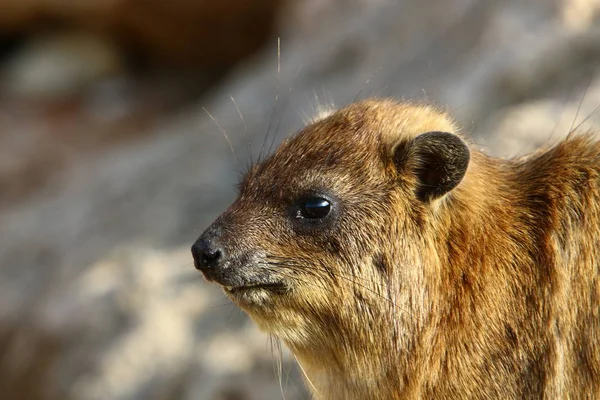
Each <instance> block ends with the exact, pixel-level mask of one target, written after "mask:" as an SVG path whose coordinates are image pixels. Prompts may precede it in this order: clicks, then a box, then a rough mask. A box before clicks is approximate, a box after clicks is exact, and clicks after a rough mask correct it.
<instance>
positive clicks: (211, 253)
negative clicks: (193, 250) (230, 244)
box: [204, 249, 222, 263]
mask: <svg viewBox="0 0 600 400" xmlns="http://www.w3.org/2000/svg"><path fill="white" fill-rule="evenodd" d="M221 255H222V253H221V250H219V249H208V250H206V251H205V252H204V259H205V260H206V261H207V262H208V263H211V262H215V261H219V259H220V258H221Z"/></svg>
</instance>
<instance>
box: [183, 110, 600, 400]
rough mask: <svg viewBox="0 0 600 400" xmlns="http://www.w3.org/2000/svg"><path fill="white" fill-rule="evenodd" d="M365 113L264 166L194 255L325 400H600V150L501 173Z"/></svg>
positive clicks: (325, 125) (317, 128)
mask: <svg viewBox="0 0 600 400" xmlns="http://www.w3.org/2000/svg"><path fill="white" fill-rule="evenodd" d="M457 132H458V130H457V127H456V126H455V124H454V123H453V122H452V120H451V119H449V118H448V117H447V116H446V115H445V114H444V113H442V112H439V111H438V110H436V109H434V108H432V107H429V106H414V105H410V104H403V103H396V102H393V101H389V100H371V101H365V102H362V103H357V104H353V105H350V106H348V107H346V108H344V109H342V110H339V111H337V112H335V113H333V114H331V115H330V116H328V117H326V118H324V119H322V120H319V121H316V122H314V123H313V124H311V125H309V126H307V127H306V128H304V129H303V130H302V131H301V132H299V133H298V134H297V135H295V136H294V137H292V138H290V139H288V140H287V141H285V142H284V143H283V144H282V145H281V146H280V147H279V148H278V149H277V150H276V151H275V152H274V153H273V154H272V155H270V156H269V157H268V158H266V159H265V160H263V161H262V162H260V163H258V164H257V165H254V166H253V167H252V168H251V170H250V171H249V172H248V173H247V174H246V176H245V177H244V179H243V181H242V182H241V184H240V193H239V196H238V198H237V200H236V201H235V202H234V203H233V205H231V207H230V208H229V209H228V210H227V211H225V212H224V213H223V214H222V215H221V216H220V217H219V218H218V219H217V220H216V221H215V222H214V223H213V224H212V225H211V226H210V227H209V228H208V229H207V230H206V231H205V232H204V233H203V234H202V236H201V237H200V238H199V239H198V241H196V243H195V244H194V246H193V247H192V251H193V254H194V259H195V264H196V267H197V268H198V269H200V270H202V272H203V274H204V275H205V277H206V278H207V279H208V280H210V281H215V282H216V283H218V284H219V285H221V286H222V287H223V289H224V291H225V293H226V294H227V295H228V296H229V297H230V298H231V299H232V300H233V301H234V302H236V303H237V304H238V305H239V306H240V307H241V308H243V309H244V310H245V311H246V312H248V314H249V315H250V316H251V317H252V318H253V319H254V320H255V321H256V323H257V324H258V325H259V326H260V327H261V328H262V329H263V330H265V331H267V332H270V333H271V334H273V335H275V336H276V337H278V338H280V339H281V340H283V341H284V342H285V343H286V344H287V345H288V346H289V347H290V349H291V350H292V352H293V353H294V354H295V356H296V358H297V359H298V361H299V362H300V364H301V365H302V367H303V370H304V371H305V372H306V380H307V384H308V386H309V387H310V388H311V390H312V391H313V393H314V395H315V398H325V399H407V398H428V399H429V398H431V399H436V398H437V399H451V398H452V399H463V398H481V399H483V398H486V399H490V398H498V399H539V398H547V399H558V398H573V399H592V398H600V280H599V268H600V267H599V265H600V144H599V143H598V142H597V141H596V140H595V139H594V138H593V136H592V135H577V134H574V135H571V136H570V137H569V138H568V139H566V140H564V141H562V142H561V143H559V144H558V145H556V146H554V147H552V148H550V149H548V150H545V151H540V152H537V153H535V154H533V155H530V156H528V157H526V158H523V159H518V160H499V159H494V158H491V157H489V156H487V155H485V154H483V153H481V152H480V151H479V150H477V149H476V147H474V146H472V145H471V144H469V143H468V142H467V141H466V140H465V139H464V138H462V137H461V136H460V134H458V133H457Z"/></svg>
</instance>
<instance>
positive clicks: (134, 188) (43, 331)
mask: <svg viewBox="0 0 600 400" xmlns="http://www.w3.org/2000/svg"><path fill="white" fill-rule="evenodd" d="M327 3H328V4H329V5H327V7H331V10H332V11H330V12H323V13H320V12H316V14H314V15H318V16H319V23H318V24H315V25H313V24H311V18H308V17H298V18H297V19H294V18H293V17H292V16H288V17H290V18H292V19H291V21H295V22H293V23H292V22H290V25H289V28H288V29H284V30H283V31H282V32H281V42H280V44H281V46H280V50H281V52H280V61H279V63H278V60H277V40H276V39H275V38H273V39H271V40H270V41H269V42H268V43H270V45H269V46H267V48H266V50H265V51H264V53H263V54H262V55H261V56H260V57H258V58H256V59H254V60H251V61H248V62H247V63H245V64H244V65H241V66H239V68H237V69H236V70H235V71H234V73H232V75H231V76H230V77H229V78H228V80H227V81H225V82H224V83H223V84H222V85H221V86H219V87H218V88H216V89H215V91H214V93H213V94H212V95H211V96H210V97H206V98H205V99H203V100H202V101H201V103H200V102H199V104H196V105H194V106H190V108H189V109H187V110H186V111H185V112H181V113H178V114H176V115H172V116H169V118H165V119H164V120H163V121H161V123H159V124H156V125H155V126H153V128H152V129H153V131H152V132H153V134H152V135H146V136H144V137H145V139H143V140H140V141H139V142H137V143H130V144H128V145H123V146H121V147H119V148H118V149H113V150H111V151H110V152H108V151H107V152H102V153H98V154H97V155H96V156H95V157H87V158H85V159H81V160H79V161H78V162H77V163H76V165H74V166H73V167H72V168H71V169H69V170H67V171H66V172H65V173H63V174H61V175H58V176H56V177H55V179H54V180H53V184H52V185H51V187H47V188H46V189H44V190H41V191H38V192H37V193H36V194H35V195H32V196H30V197H29V198H28V200H27V201H22V202H21V203H20V204H13V205H12V206H10V207H6V208H4V209H2V210H1V211H0V212H1V214H0V238H1V239H0V265H2V269H0V321H1V322H2V324H1V325H2V326H1V327H2V330H1V331H2V332H7V333H6V334H3V335H0V340H1V341H3V342H2V343H0V348H2V349H9V348H10V349H13V348H14V349H17V350H18V351H16V350H15V351H14V352H9V353H10V354H8V353H4V352H0V354H1V355H0V357H1V360H0V361H1V362H0V365H1V368H2V371H1V373H0V377H2V378H1V379H3V381H0V382H1V383H2V386H0V388H4V389H6V390H5V391H3V392H2V393H21V390H24V389H23V387H24V382H26V380H25V379H24V378H23V377H30V378H31V381H32V382H36V383H37V387H41V388H43V390H41V389H40V390H32V391H31V392H30V393H28V395H29V396H30V397H29V398H31V399H50V398H52V396H54V398H57V399H58V398H60V399H65V398H77V399H106V398H110V399H128V400H129V399H131V400H133V399H145V400H155V399H164V398H178V399H257V400H258V399H275V398H282V394H281V389H280V384H281V386H282V387H283V389H284V392H285V398H287V399H302V398H306V392H305V391H304V389H303V384H302V383H301V381H300V376H301V373H300V371H299V370H298V369H297V368H295V367H294V366H293V365H294V364H293V360H292V358H291V357H290V356H289V354H288V355H286V353H284V354H283V357H282V364H283V368H282V369H283V371H284V372H283V373H282V375H280V376H281V378H279V379H278V377H277V372H276V371H277V370H278V368H277V366H275V368H274V367H273V362H272V354H271V348H270V346H269V344H268V343H269V342H268V338H267V336H266V335H264V334H261V333H259V332H258V331H257V330H256V327H255V326H254V325H253V324H252V323H250V322H248V320H247V318H246V317H245V316H244V314H243V313H242V312H241V311H239V310H238V309H236V308H235V307H234V306H231V305H228V304H229V303H228V301H227V300H226V299H225V298H224V297H223V295H222V294H220V292H219V291H218V290H217V289H216V288H215V287H214V286H211V285H208V284H206V283H204V282H203V281H202V279H201V277H200V276H199V275H198V274H197V273H196V272H195V271H194V270H193V267H192V260H191V257H190V255H189V254H188V252H189V246H190V244H191V243H192V242H193V241H194V240H195V238H196V237H197V236H198V235H199V234H200V233H201V232H202V230H203V229H204V228H205V227H206V226H207V224H208V223H209V222H210V221H211V220H212V219H213V218H214V217H215V216H216V215H218V214H219V213H220V212H222V211H223V209H224V208H225V207H226V205H227V204H228V203H229V202H230V201H231V200H232V199H233V198H234V196H235V193H234V189H233V187H234V183H235V180H236V178H237V171H239V170H243V166H244V162H245V161H246V159H247V157H246V153H245V149H246V147H247V143H248V142H251V143H252V146H251V147H252V150H251V151H250V154H251V155H252V156H253V157H256V155H257V154H258V153H259V152H261V150H262V152H265V151H266V150H268V149H269V148H270V147H272V145H274V144H276V143H277V141H279V140H281V139H282V137H284V136H286V135H288V134H291V133H293V132H294V131H295V130H297V129H298V128H299V127H300V126H301V125H302V120H303V118H304V117H305V116H310V115H311V109H312V108H315V107H316V105H315V102H316V101H317V100H318V101H319V102H321V103H325V104H329V103H334V104H337V105H343V104H345V103H349V102H352V101H354V100H355V99H362V98H365V97H368V96H371V95H378V96H384V95H393V96H395V97H398V98H402V97H404V98H408V99H416V100H417V101H426V102H428V101H431V102H433V99H435V100H436V102H438V103H440V104H442V105H444V106H446V107H447V108H448V109H449V110H450V111H451V112H452V113H453V114H454V115H457V116H458V118H459V119H460V120H461V122H462V124H463V126H465V130H466V131H467V133H468V134H471V135H472V136H474V138H475V139H476V141H477V142H479V143H484V144H487V147H488V148H489V149H490V150H491V151H492V152H493V153H496V154H509V155H515V154H518V153H520V152H521V151H523V150H525V149H526V148H527V147H526V144H527V143H528V142H529V141H530V140H532V139H533V140H534V142H533V144H537V143H542V142H544V141H546V140H548V139H549V138H550V136H551V134H552V131H553V129H554V128H552V126H553V125H554V124H556V123H558V126H557V128H556V130H555V132H558V133H560V134H564V133H565V132H567V131H568V130H569V129H568V127H570V122H571V121H573V119H574V115H572V113H573V111H574V110H576V109H577V108H578V106H579V103H580V100H581V99H582V98H584V101H583V103H582V104H583V105H582V107H581V111H580V113H579V116H578V119H577V121H582V120H583V119H584V118H585V117H587V116H588V115H590V114H592V111H593V109H594V107H596V106H597V104H599V103H598V100H597V99H598V95H597V93H598V87H600V86H599V85H600V84H599V83H598V82H597V80H595V79H590V76H593V73H594V72H595V71H597V70H598V60H597V58H596V57H595V54H597V51H598V46H599V45H598V44H597V43H598V41H594V40H589V41H587V39H585V38H594V37H595V35H596V33H595V29H596V28H595V27H594V26H593V25H590V26H588V27H584V28H583V29H577V30H574V29H572V26H571V25H569V23H567V22H565V20H564V19H563V17H562V15H563V9H562V8H561V7H562V5H563V4H564V2H561V3H560V4H559V3H558V2H549V1H547V0H543V1H542V0H539V1H531V2H522V1H517V0H508V1H507V0H502V1H500V0H497V1H483V0H444V1H441V0H440V1H434V2H428V3H427V4H424V3H423V2H422V1H417V0H407V1H402V2H385V1H381V2H366V1H358V0H357V1H352V2H344V1H332V2H327ZM306 4H310V5H311V6H313V5H315V4H316V5H317V6H319V3H318V2H310V3H306ZM557 4H558V5H557ZM296 7H300V8H302V5H296ZM307 7H308V6H307ZM289 10H297V9H296V8H294V7H291V8H290V9H289ZM290 12H292V11H290ZM293 12H298V13H299V14H298V15H300V16H302V15H309V16H310V15H313V14H311V12H313V11H311V12H307V13H306V14H302V13H301V12H300V11H293ZM579 40H582V42H581V43H583V42H585V43H587V44H586V45H585V46H581V47H578V49H580V50H578V52H579V53H578V54H577V56H578V57H582V58H578V60H582V59H584V60H586V62H585V63H580V62H570V61H569V60H568V58H569V57H571V56H572V55H573V53H572V51H573V47H572V46H569V45H568V43H580V42H579ZM528 50H529V51H528ZM549 55H552V56H551V57H550V56H549ZM565 58H567V60H565ZM554 60H557V62H556V63H555V65H554V66H552V65H550V64H551V63H554ZM278 64H279V65H280V68H278ZM541 66H545V67H547V68H548V69H549V70H551V71H552V74H549V75H548V74H542V76H540V75H539V74H536V73H534V72H535V71H536V70H537V69H539V68H540V67H541ZM582 69H583V70H582ZM278 71H279V73H278ZM532 71H533V72H532ZM588 87H589V89H587V88H588ZM515 90H516V91H517V93H518V95H515V94H514V93H515ZM586 90H587V93H586ZM567 92H568V95H567ZM584 93H585V96H584ZM562 104H564V105H565V106H564V109H565V113H564V118H563V119H561V118H560V114H561V112H560V111H557V109H560V108H561V107H562ZM205 110H207V111H208V112H209V113H210V116H209V115H207V113H206V111H205ZM213 118H214V120H215V121H217V123H218V125H217V123H215V122H214V121H213ZM594 118H595V114H593V115H592V117H591V118H590V119H589V120H588V122H593V121H594ZM534 133H535V134H536V136H533V134H534ZM538 133H540V134H539V135H537V134H538ZM558 133H557V135H558ZM225 135H226V136H227V138H225ZM228 141H230V142H231V144H232V147H233V151H234V152H235V154H236V155H235V157H234V156H233V155H232V154H231V150H230V147H229V143H228ZM263 143H264V144H263ZM236 159H237V160H239V161H238V163H237V164H236V163H235V161H234V160H236ZM21 333H24V334H21ZM23 338H24V339H23ZM32 348H33V349H45V351H39V352H38V351H33V352H32V351H28V349H32ZM19 349H20V350H19ZM15 354H16V355H15ZM275 354H278V351H277V347H276V346H275ZM290 370H291V375H290V378H289V380H288V378H287V371H290ZM11 371H19V373H18V374H16V373H14V372H11ZM288 382H289V383H288ZM286 383H288V384H287V385H286ZM295 388H297V389H295ZM11 390H12V391H11ZM19 398H23V397H19Z"/></svg>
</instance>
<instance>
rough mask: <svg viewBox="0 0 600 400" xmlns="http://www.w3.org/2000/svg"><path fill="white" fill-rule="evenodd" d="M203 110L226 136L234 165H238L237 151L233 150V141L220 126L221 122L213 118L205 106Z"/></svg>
mask: <svg viewBox="0 0 600 400" xmlns="http://www.w3.org/2000/svg"><path fill="white" fill-rule="evenodd" d="M202 109H203V110H204V111H205V112H206V114H208V116H209V117H210V119H212V120H213V122H214V123H215V125H217V128H219V130H220V131H221V133H222V134H223V136H225V140H227V144H229V149H230V150H231V155H232V156H233V162H234V164H237V157H236V155H235V151H234V150H233V145H232V144H231V140H229V136H227V132H226V131H225V129H223V127H222V126H221V125H220V124H219V122H218V121H217V120H216V119H215V117H213V116H212V114H211V113H209V112H208V110H207V109H206V108H204V106H202Z"/></svg>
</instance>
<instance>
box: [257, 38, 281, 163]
mask: <svg viewBox="0 0 600 400" xmlns="http://www.w3.org/2000/svg"><path fill="white" fill-rule="evenodd" d="M280 75H281V38H280V37H277V86H276V88H275V102H274V103H273V109H272V110H271V119H270V121H269V126H268V128H267V133H266V135H265V138H264V140H263V143H262V146H261V147H260V153H259V157H258V159H259V160H262V159H263V157H264V156H265V155H264V154H263V152H264V151H265V149H266V146H267V142H268V140H269V136H270V134H271V127H272V126H273V120H274V117H275V112H276V111H277V103H278V101H279V84H280Z"/></svg>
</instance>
